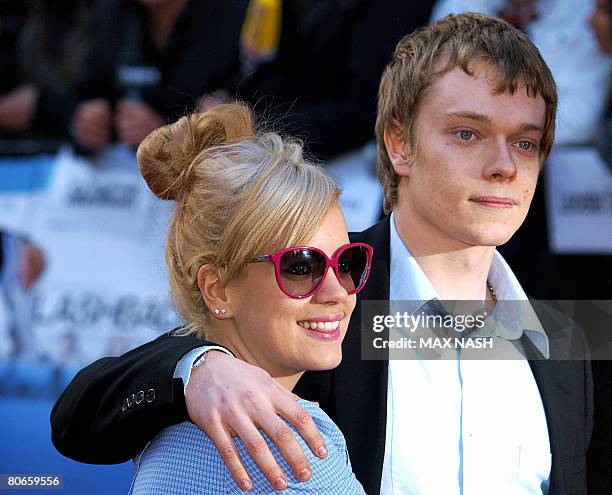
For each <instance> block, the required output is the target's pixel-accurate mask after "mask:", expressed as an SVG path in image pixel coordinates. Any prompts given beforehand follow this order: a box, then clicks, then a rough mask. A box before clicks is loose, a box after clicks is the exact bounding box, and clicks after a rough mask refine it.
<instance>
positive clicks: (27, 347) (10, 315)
mask: <svg viewBox="0 0 612 495" xmlns="http://www.w3.org/2000/svg"><path fill="white" fill-rule="evenodd" d="M44 269H45V256H44V253H43V252H42V250H41V249H40V248H39V247H37V246H36V245H34V244H33V243H32V242H30V241H29V240H27V239H24V238H23V237H20V236H18V235H15V234H14V233H11V232H8V231H1V230H0V306H1V307H0V313H2V316H1V317H0V332H1V335H2V336H3V339H2V340H3V344H4V346H3V348H4V351H3V352H2V354H3V356H2V357H5V358H6V357H10V358H18V359H24V358H26V359H27V358H32V357H34V356H35V354H36V352H35V351H36V342H35V340H34V339H33V333H32V306H31V302H32V301H31V297H30V291H31V289H32V287H33V285H34V283H35V282H36V281H37V280H38V279H39V278H40V276H41V275H42V273H43V272H44ZM6 346H8V347H6Z"/></svg>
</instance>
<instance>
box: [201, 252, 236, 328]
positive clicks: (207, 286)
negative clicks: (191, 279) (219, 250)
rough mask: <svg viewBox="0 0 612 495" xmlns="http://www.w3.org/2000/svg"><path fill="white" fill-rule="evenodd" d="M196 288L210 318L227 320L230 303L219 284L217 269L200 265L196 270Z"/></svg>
mask: <svg viewBox="0 0 612 495" xmlns="http://www.w3.org/2000/svg"><path fill="white" fill-rule="evenodd" d="M198 287H199V288H200V293H201V294H202V298H203V299H204V303H205V304H206V306H207V307H208V311H209V312H210V315H211V316H214V317H215V318H227V317H229V316H230V315H231V306H230V301H229V298H228V295H227V291H226V290H225V285H223V284H222V283H221V273H220V272H219V267H218V266H216V265H213V264H206V265H202V266H201V267H200V269H199V270H198Z"/></svg>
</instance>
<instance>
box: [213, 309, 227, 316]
mask: <svg viewBox="0 0 612 495" xmlns="http://www.w3.org/2000/svg"><path fill="white" fill-rule="evenodd" d="M225 313H226V309H225V308H221V309H219V308H215V314H216V315H218V314H222V315H224V314H225Z"/></svg>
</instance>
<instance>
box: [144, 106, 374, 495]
mask: <svg viewBox="0 0 612 495" xmlns="http://www.w3.org/2000/svg"><path fill="white" fill-rule="evenodd" d="M138 163H139V165H140V169H141V171H142V174H143V176H144V178H145V180H146V181H147V183H148V184H149V187H150V188H151V190H152V191H153V192H154V193H155V194H156V195H157V196H158V197H160V198H163V199H168V200H175V201H176V203H177V205H176V209H175V212H174V216H173V219H172V221H171V225H170V230H169V235H168V242H167V250H166V257H167V264H168V271H169V278H170V284H171V289H172V294H173V297H174V301H175V303H176V306H177V308H178V310H179V312H180V313H181V315H182V316H183V318H184V321H185V326H184V328H183V329H181V330H180V331H179V332H178V333H179V334H190V335H197V336H198V337H201V338H206V339H207V340H211V341H214V342H216V343H218V344H220V345H222V346H224V347H226V348H227V349H229V350H231V351H232V353H233V354H234V355H235V356H236V357H238V358H239V359H242V360H244V361H246V362H248V363H250V364H253V365H256V366H258V367H260V368H261V369H262V373H269V374H270V375H271V376H272V377H273V378H274V379H275V381H276V382H277V383H278V385H279V386H280V387H284V388H285V389H287V390H291V389H293V387H294V386H295V384H296V383H297V381H298V379H299V378H300V377H301V375H302V373H303V372H304V371H305V370H328V369H331V368H334V367H336V366H337V365H338V364H339V363H340V360H341V358H342V349H341V344H342V340H343V338H344V335H345V334H346V330H347V327H348V322H349V318H350V316H351V313H352V312H353V308H354V306H355V294H356V293H357V292H358V291H360V290H361V289H362V288H363V286H364V284H365V282H366V280H367V278H368V274H369V269H370V263H371V257H372V248H371V247H370V246H369V245H367V244H362V243H354V244H350V243H349V239H348V234H347V229H346V224H345V220H344V217H343V215H342V211H341V210H340V207H339V205H338V194H339V190H338V187H337V186H336V185H335V184H334V182H333V181H332V180H331V179H330V178H329V177H328V176H327V175H326V174H325V172H324V171H323V170H322V169H321V168H320V167H318V166H316V165H313V164H311V163H309V162H308V161H306V160H305V159H304V157H303V156H302V148H301V145H300V144H299V143H297V142H292V141H285V140H283V139H282V138H281V137H280V136H278V135H277V134H275V133H257V132H256V131H255V130H254V128H253V123H252V118H251V113H250V111H249V110H248V108H246V107H245V106H242V105H237V104H230V105H220V106H217V107H215V108H213V109H211V110H209V111H207V112H204V113H200V114H193V115H190V116H188V117H183V118H181V119H180V120H179V121H178V122H176V123H174V124H172V125H169V126H165V127H162V128H160V129H158V130H156V131H154V132H153V133H152V134H151V135H149V136H148V137H147V138H146V139H145V140H144V141H143V143H142V144H141V145H140V148H139V150H138ZM176 338H181V336H180V335H177V337H176ZM301 403H302V406H303V407H304V408H305V409H306V410H307V411H308V412H309V413H310V414H311V415H312V417H313V419H314V421H315V424H317V426H318V427H319V429H320V430H321V433H322V434H323V436H324V439H325V442H326V444H327V447H328V456H327V459H325V460H322V459H319V458H317V457H315V456H314V455H313V454H310V453H309V454H308V455H309V459H308V461H309V463H310V466H311V467H312V477H311V478H310V480H308V481H306V482H305V483H304V482H303V480H300V479H299V474H298V477H296V476H293V477H291V476H289V477H287V478H286V479H282V480H279V483H278V486H275V488H278V489H285V488H286V491H285V493H297V492H299V493H326V494H333V493H342V494H360V493H364V492H363V489H362V487H361V485H360V484H359V482H358V481H357V479H356V478H355V475H354V474H353V472H352V470H351V465H350V462H349V459H348V454H347V450H346V444H345V440H344V437H343V436H342V433H341V432H340V430H339V429H338V427H337V426H336V425H335V424H334V423H333V422H332V421H331V419H330V418H329V417H328V416H327V415H326V414H325V413H324V412H323V411H322V410H321V409H319V408H318V407H317V406H315V405H314V404H311V403H309V402H307V401H301ZM288 428H289V427H288V426H287V425H286V424H285V423H284V422H283V421H282V419H281V418H278V424H277V427H276V429H275V430H274V431H265V432H264V433H265V434H267V435H268V436H276V435H278V434H279V433H280V434H282V432H283V431H287V430H288ZM298 436H299V435H298ZM266 441H267V443H268V445H269V447H270V448H271V449H272V451H273V452H274V454H276V458H277V460H278V461H279V462H281V463H282V462H283V460H282V456H281V455H280V453H279V452H278V450H276V448H275V446H274V445H273V443H272V442H271V441H269V440H268V437H266ZM302 442H303V441H302ZM235 444H236V447H237V449H238V451H239V454H240V457H241V459H242V462H243V463H244V464H245V467H247V469H248V471H249V473H251V475H252V485H250V486H246V485H245V486H241V487H240V488H242V489H252V493H269V490H270V487H269V484H268V482H267V480H266V479H265V475H264V473H262V472H261V471H259V470H258V468H257V466H256V464H255V462H254V461H253V460H252V458H251V456H250V453H249V452H250V451H251V450H252V449H253V448H255V449H256V448H257V447H256V446H245V445H244V444H243V443H242V442H241V441H240V440H239V439H236V440H235ZM302 446H303V447H305V444H304V443H302ZM304 450H305V451H307V452H310V451H309V450H308V449H307V448H305V449H304ZM137 466H138V472H137V474H136V477H135V480H134V483H133V486H132V493H134V494H141V493H143V494H145V493H146V494H147V495H151V494H156V493H159V494H161V493H206V494H222V493H240V488H239V487H237V486H236V483H235V481H234V480H233V478H232V476H231V475H230V473H229V471H228V470H227V468H226V467H225V464H224V461H223V459H222V457H221V455H220V453H219V452H218V451H217V450H216V448H215V446H214V444H213V442H212V440H211V439H210V438H209V437H208V436H207V435H206V434H204V433H202V432H201V431H200V430H199V429H198V428H197V427H196V426H195V425H193V424H192V423H189V422H184V423H180V424H178V425H176V426H172V427H170V428H167V429H166V430H163V431H162V432H161V433H159V434H158V435H157V436H156V437H155V438H154V439H153V441H152V442H151V443H150V444H149V445H148V446H147V447H146V448H145V449H144V451H143V453H142V455H141V456H140V459H139V461H138V463H137ZM285 467H286V466H285ZM308 475H309V476H310V473H308Z"/></svg>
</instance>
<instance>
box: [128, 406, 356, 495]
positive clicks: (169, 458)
mask: <svg viewBox="0 0 612 495" xmlns="http://www.w3.org/2000/svg"><path fill="white" fill-rule="evenodd" d="M299 403H300V404H301V405H302V407H304V409H306V410H307V411H308V412H309V413H310V415H311V416H312V419H313V420H314V422H315V424H316V425H317V427H318V428H319V430H320V431H321V435H322V436H323V439H324V440H325V443H326V445H327V448H328V450H329V455H328V456H327V458H326V459H319V458H318V457H316V456H315V455H314V454H313V453H312V452H311V451H310V449H309V448H308V446H307V445H306V443H305V442H304V440H303V439H302V437H301V436H300V435H299V433H298V432H297V430H296V429H295V428H294V427H293V426H291V425H288V426H289V427H290V428H291V429H292V430H293V432H294V433H295V436H296V438H297V439H298V442H299V443H300V446H301V447H302V448H303V449H304V453H305V455H306V457H307V458H308V462H309V463H310V466H311V467H312V478H311V479H310V480H309V481H307V482H305V483H302V482H300V481H298V480H297V478H296V477H295V476H294V475H293V473H292V472H291V469H290V468H289V466H288V464H287V463H286V462H285V460H284V459H283V457H282V456H281V455H280V452H279V450H278V449H277V447H276V445H274V444H273V443H272V441H271V440H270V439H269V438H268V437H267V436H266V435H265V434H264V433H263V432H262V436H263V438H264V439H265V440H266V442H267V443H268V446H269V447H270V450H271V451H272V454H273V455H274V457H275V458H276V460H277V462H278V464H279V466H280V467H281V469H282V470H283V471H284V472H285V474H286V475H287V480H288V482H289V487H288V488H287V489H286V490H284V491H283V492H277V491H276V490H274V489H273V488H272V487H271V486H270V484H269V483H268V481H267V480H266V478H265V477H264V475H263V473H262V472H261V471H260V470H259V468H258V467H257V465H256V464H255V461H254V460H253V459H252V458H251V456H250V455H249V454H248V452H247V450H246V448H245V446H244V445H243V443H242V442H241V441H240V439H238V438H236V439H235V443H236V447H237V449H238V452H239V453H240V457H241V458H242V461H243V463H244V466H245V468H246V470H247V472H248V473H249V475H250V476H251V480H252V481H253V490H251V491H250V492H247V493H249V494H264V493H265V494H270V493H283V494H285V495H294V494H311V495H315V494H316V495H336V494H337V495H365V492H364V491H363V488H362V486H361V484H360V483H359V481H357V478H356V477H355V475H354V474H353V470H352V468H351V463H350V460H349V456H348V452H347V450H346V441H345V440H344V436H343V435H342V432H341V431H340V430H339V429H338V427H337V426H336V425H335V423H334V422H333V421H332V420H331V419H330V418H329V416H328V415H327V414H325V412H323V410H322V409H320V408H318V407H317V406H315V405H314V404H312V403H310V402H308V401H305V400H300V401H299ZM130 493H131V494H132V495H162V494H163V495H169V494H173V495H196V494H198V495H199V494H202V495H221V494H236V495H243V494H244V493H245V492H243V491H241V490H240V489H239V488H238V487H237V486H236V483H235V482H234V479H233V478H232V477H231V475H230V473H229V471H228V470H227V468H226V467H225V464H224V463H223V459H221V456H220V455H219V452H218V451H217V448H216V447H215V446H214V444H213V443H212V440H211V439H210V438H209V437H208V436H207V435H206V434H205V433H203V432H202V431H200V430H199V429H198V428H197V426H195V425H194V424H192V423H189V422H185V423H180V424H178V425H175V426H171V427H169V428H166V429H165V430H163V431H162V432H160V433H159V434H158V435H157V436H156V437H155V438H154V439H153V441H152V442H151V443H150V444H149V445H148V446H147V447H146V448H145V450H144V451H143V453H142V455H141V456H140V462H139V463H138V464H137V472H136V476H135V478H134V481H133V483H132V488H131V491H130Z"/></svg>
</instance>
